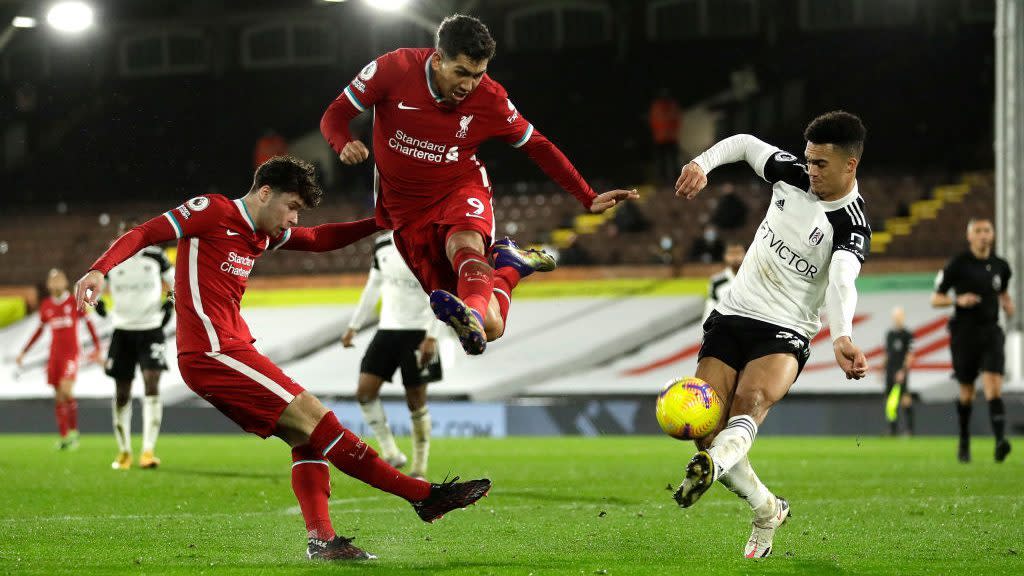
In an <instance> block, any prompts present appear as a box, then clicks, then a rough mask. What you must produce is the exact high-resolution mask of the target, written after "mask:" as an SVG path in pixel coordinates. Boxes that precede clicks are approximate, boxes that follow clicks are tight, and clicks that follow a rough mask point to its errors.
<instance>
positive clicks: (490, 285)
mask: <svg viewBox="0 0 1024 576" xmlns="http://www.w3.org/2000/svg"><path fill="white" fill-rule="evenodd" d="M452 269H453V270H455V275H456V276H458V277H459V287H458V292H459V294H458V296H459V298H461V299H462V301H463V302H465V303H466V305H467V306H469V307H470V308H472V309H473V310H476V311H477V312H478V313H479V314H480V318H481V319H482V318H487V306H488V305H489V304H490V303H491V293H492V292H493V291H494V268H491V265H490V264H488V263H487V257H486V256H484V255H483V254H481V253H479V252H477V251H476V250H473V249H472V248H462V249H460V250H459V251H458V252H456V253H455V257H454V258H453V259H452Z"/></svg>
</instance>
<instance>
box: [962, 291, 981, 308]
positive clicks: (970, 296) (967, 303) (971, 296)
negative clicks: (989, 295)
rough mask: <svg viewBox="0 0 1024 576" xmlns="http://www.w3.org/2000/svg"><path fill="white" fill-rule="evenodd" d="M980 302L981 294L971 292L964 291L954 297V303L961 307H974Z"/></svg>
mask: <svg viewBox="0 0 1024 576" xmlns="http://www.w3.org/2000/svg"><path fill="white" fill-rule="evenodd" d="M979 302H981V296H978V295H977V294H975V293H973V292H964V293H963V294H960V295H958V296H957V297H956V305H957V306H959V307H961V308H974V307H975V306H977V305H978V303H979Z"/></svg>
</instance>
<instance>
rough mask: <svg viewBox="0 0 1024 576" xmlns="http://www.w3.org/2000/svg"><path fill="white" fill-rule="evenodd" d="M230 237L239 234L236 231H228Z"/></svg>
mask: <svg viewBox="0 0 1024 576" xmlns="http://www.w3.org/2000/svg"><path fill="white" fill-rule="evenodd" d="M228 236H238V232H235V231H234V230H228Z"/></svg>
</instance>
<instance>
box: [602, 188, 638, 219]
mask: <svg viewBox="0 0 1024 576" xmlns="http://www.w3.org/2000/svg"><path fill="white" fill-rule="evenodd" d="M639 197H640V193H639V192H637V191H636V189H635V188H634V189H633V190H610V191H608V192H605V193H604V194H598V195H597V197H596V198H594V202H593V203H591V204H590V211H591V212H593V213H594V214H600V213H602V212H604V211H605V210H607V209H609V208H611V207H612V206H615V205H616V204H618V203H619V202H624V201H626V200H636V199H637V198H639Z"/></svg>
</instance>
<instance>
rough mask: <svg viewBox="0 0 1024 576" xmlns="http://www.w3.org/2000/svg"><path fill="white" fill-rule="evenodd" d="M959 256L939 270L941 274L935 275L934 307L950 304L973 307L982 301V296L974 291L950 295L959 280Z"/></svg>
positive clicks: (944, 306)
mask: <svg viewBox="0 0 1024 576" xmlns="http://www.w3.org/2000/svg"><path fill="white" fill-rule="evenodd" d="M959 261H960V260H959V259H958V258H954V259H953V260H950V261H949V262H948V263H947V264H946V267H945V268H943V269H942V270H940V271H939V274H938V275H937V276H936V277H935V292H934V293H932V307H933V308H946V307H948V306H953V305H956V306H959V307H961V308H972V307H974V306H976V305H977V304H978V302H981V296H978V295H977V294H974V293H973V292H964V293H963V294H957V295H956V296H950V295H949V291H950V290H951V289H952V288H953V286H954V285H955V284H956V281H957V272H958V270H959V267H958V263H959Z"/></svg>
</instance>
